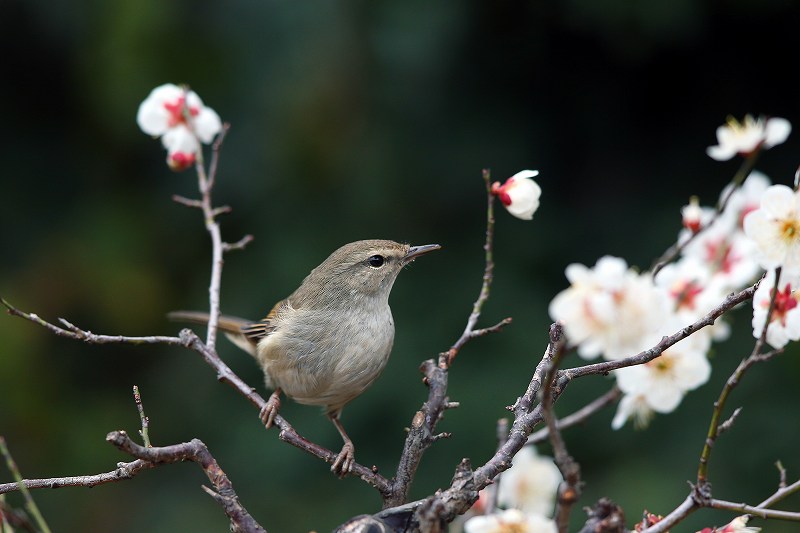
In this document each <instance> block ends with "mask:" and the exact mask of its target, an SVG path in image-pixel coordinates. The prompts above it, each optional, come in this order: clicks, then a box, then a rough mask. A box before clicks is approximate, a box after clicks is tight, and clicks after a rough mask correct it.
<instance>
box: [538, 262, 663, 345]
mask: <svg viewBox="0 0 800 533" xmlns="http://www.w3.org/2000/svg"><path fill="white" fill-rule="evenodd" d="M566 275H567V279H568V280H569V281H570V283H571V285H570V287H569V288H567V289H565V290H564V291H562V292H560V293H559V294H557V295H556V297H555V298H553V301H552V302H550V307H549V312H550V316H551V317H552V318H553V320H556V321H559V322H561V323H563V324H564V331H565V333H566V335H567V339H568V340H569V342H570V343H571V344H574V345H577V346H578V354H579V355H580V356H581V357H583V358H584V359H591V358H594V357H597V356H599V355H601V354H602V355H603V356H604V357H605V358H606V359H617V358H620V357H625V356H628V355H633V354H635V353H638V352H639V351H640V350H641V349H642V338H643V337H645V336H647V335H648V334H650V333H652V332H653V331H654V330H656V329H658V328H659V326H660V325H661V324H663V323H664V321H665V319H666V318H667V317H668V316H669V306H670V303H669V299H668V297H667V295H666V293H665V291H664V290H663V289H660V288H657V287H656V286H655V285H654V283H653V279H652V277H651V276H650V275H649V274H639V273H638V272H636V271H634V270H633V269H630V268H628V265H627V263H626V262H625V260H624V259H620V258H618V257H611V256H605V257H602V258H600V259H599V260H598V261H597V264H596V265H595V267H594V268H587V267H586V266H584V265H581V264H577V263H574V264H571V265H569V266H568V267H567V269H566Z"/></svg>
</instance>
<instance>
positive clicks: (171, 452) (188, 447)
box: [106, 431, 265, 533]
mask: <svg viewBox="0 0 800 533" xmlns="http://www.w3.org/2000/svg"><path fill="white" fill-rule="evenodd" d="M106 440H107V441H108V442H110V443H111V444H113V445H114V446H116V447H117V448H118V449H120V450H122V451H124V452H125V453H127V454H129V455H131V456H133V457H136V458H137V459H141V460H143V461H147V462H149V463H153V464H165V463H177V462H182V461H192V462H194V463H197V464H198V465H199V466H200V467H201V468H202V469H203V471H204V472H205V474H206V477H207V478H208V480H209V481H210V482H211V483H212V485H214V488H215V496H214V500H215V501H217V503H219V504H220V505H221V506H222V508H223V510H224V511H225V514H226V515H227V516H228V518H229V519H230V521H231V531H237V532H248V533H249V532H264V533H265V530H264V528H262V527H261V526H260V525H259V524H258V523H257V522H256V521H255V519H253V517H252V516H250V513H248V512H247V510H246V509H245V508H244V507H243V506H242V504H241V503H239V497H238V496H237V495H236V492H235V491H234V490H233V485H232V484H231V482H230V480H228V476H227V475H225V472H223V471H222V468H220V466H219V464H218V463H217V461H216V459H214V457H213V456H212V455H211V452H209V451H208V448H207V447H206V445H205V444H203V442H202V441H200V440H199V439H192V440H191V441H190V442H184V443H181V444H173V445H171V446H161V447H154V448H146V447H144V446H139V445H138V444H136V443H135V442H133V441H132V440H131V438H130V437H129V436H128V434H127V433H125V432H124V431H112V432H111V433H109V434H108V436H107V437H106ZM207 492H208V490H207Z"/></svg>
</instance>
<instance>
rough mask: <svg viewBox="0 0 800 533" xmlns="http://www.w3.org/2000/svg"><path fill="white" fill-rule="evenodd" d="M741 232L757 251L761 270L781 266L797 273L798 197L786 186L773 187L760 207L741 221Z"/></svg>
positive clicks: (799, 249)
mask: <svg viewBox="0 0 800 533" xmlns="http://www.w3.org/2000/svg"><path fill="white" fill-rule="evenodd" d="M744 232H745V234H746V235H747V236H748V237H750V239H752V240H753V242H754V243H755V245H756V248H757V249H758V252H759V253H758V261H759V263H760V264H761V266H762V267H764V268H765V269H767V270H769V269H771V268H777V267H782V268H783V271H784V272H785V273H786V274H795V273H800V194H798V193H797V192H796V191H793V190H792V189H790V188H789V187H787V186H786V185H773V186H771V187H769V188H768V189H767V190H766V191H764V194H762V195H761V204H760V206H759V208H758V209H756V210H755V211H752V212H751V213H750V214H748V215H747V216H746V217H745V219H744Z"/></svg>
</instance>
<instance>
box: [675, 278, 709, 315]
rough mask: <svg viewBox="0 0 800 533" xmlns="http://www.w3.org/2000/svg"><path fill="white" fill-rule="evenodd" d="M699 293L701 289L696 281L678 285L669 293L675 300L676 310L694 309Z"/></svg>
mask: <svg viewBox="0 0 800 533" xmlns="http://www.w3.org/2000/svg"><path fill="white" fill-rule="evenodd" d="M701 292H703V288H702V287H700V286H699V284H698V283H697V282H696V281H685V282H683V283H678V284H676V285H675V286H674V287H673V288H672V289H670V291H669V293H670V295H671V296H672V297H673V298H674V299H675V308H676V309H694V308H695V306H696V305H697V301H696V300H697V295H698V294H700V293H701Z"/></svg>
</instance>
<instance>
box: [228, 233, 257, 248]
mask: <svg viewBox="0 0 800 533" xmlns="http://www.w3.org/2000/svg"><path fill="white" fill-rule="evenodd" d="M251 242H253V236H252V235H245V236H244V237H242V238H241V239H239V240H238V241H237V242H234V243H228V242H223V243H222V251H223V252H233V251H236V250H244V248H245V246H247V245H248V244H250V243H251Z"/></svg>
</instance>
